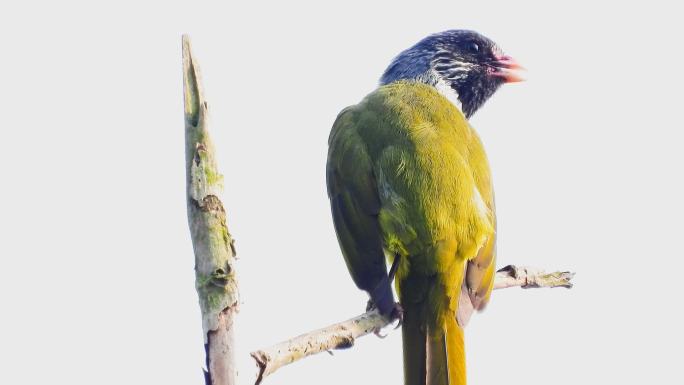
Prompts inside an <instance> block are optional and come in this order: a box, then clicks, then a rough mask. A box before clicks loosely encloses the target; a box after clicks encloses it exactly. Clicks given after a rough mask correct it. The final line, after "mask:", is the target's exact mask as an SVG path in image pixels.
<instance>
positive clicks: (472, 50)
mask: <svg viewBox="0 0 684 385" xmlns="http://www.w3.org/2000/svg"><path fill="white" fill-rule="evenodd" d="M467 48H468V52H470V53H478V52H480V46H479V45H477V43H468V45H467Z"/></svg>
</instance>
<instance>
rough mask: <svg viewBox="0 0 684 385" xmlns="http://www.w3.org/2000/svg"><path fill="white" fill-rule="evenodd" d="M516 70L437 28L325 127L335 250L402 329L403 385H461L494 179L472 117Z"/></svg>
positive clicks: (489, 47)
mask: <svg viewBox="0 0 684 385" xmlns="http://www.w3.org/2000/svg"><path fill="white" fill-rule="evenodd" d="M520 69H522V67H521V66H520V65H519V64H518V62H517V61H515V60H514V59H513V58H512V57H510V56H507V55H505V54H504V53H503V52H502V50H501V49H500V48H499V46H498V45H497V44H496V43H494V42H493V41H492V40H490V39H489V38H487V37H485V36H483V35H481V34H479V33H477V32H475V31H471V30H461V29H454V30H448V31H444V32H440V33H435V34H432V35H429V36H427V37H425V38H423V39H422V40H420V41H419V42H418V43H416V44H415V45H413V46H411V47H410V48H408V49H406V50H404V51H403V52H401V53H400V54H399V55H398V56H396V57H395V58H394V59H393V60H392V61H391V62H390V64H389V66H388V67H387V69H386V70H385V71H384V73H383V74H382V76H381V78H380V83H379V86H378V87H377V88H376V89H375V90H374V91H372V92H371V93H370V94H368V95H367V96H366V97H365V98H364V99H363V100H362V101H361V102H360V103H358V104H356V105H352V106H350V107H347V108H345V109H343V110H342V111H341V112H340V113H339V114H338V116H337V118H336V120H335V122H334V124H333V127H332V130H331V132H330V136H329V140H328V157H327V164H326V184H327V190H328V197H329V200H330V206H331V212H332V218H333V224H334V228H335V232H336V235H337V239H338V243H339V245H340V248H341V251H342V255H343V256H344V260H345V262H346V266H347V269H348V270H349V273H350V275H351V277H352V279H353V281H354V283H355V284H356V286H357V287H358V288H360V289H362V290H365V291H366V292H368V294H369V296H370V303H372V304H373V305H374V306H375V307H376V308H377V310H378V311H379V312H380V313H381V314H382V315H383V316H385V317H386V318H388V319H391V320H392V319H394V320H396V319H399V320H400V322H401V328H402V340H403V362H404V384H405V385H465V384H466V372H465V349H464V334H463V328H464V327H465V325H466V324H467V322H468V320H469V318H470V315H471V314H472V313H473V312H474V311H476V310H482V309H483V308H484V307H485V305H486V304H487V302H488V301H489V298H490V294H491V291H492V287H493V283H494V275H495V260H496V213H495V205H494V191H493V187H492V178H491V173H490V168H489V164H488V160H487V156H486V154H485V151H484V147H483V144H482V141H481V140H480V138H479V136H478V134H477V132H476V131H475V130H474V129H473V128H472V127H471V125H470V124H469V118H470V117H471V116H472V115H473V114H474V113H475V112H476V111H477V110H478V109H480V107H482V106H483V104H484V103H485V102H486V101H487V100H488V99H489V98H490V97H491V96H492V95H493V94H494V93H495V92H496V91H497V90H498V89H499V87H500V86H501V85H503V84H505V83H514V82H518V81H521V80H522V78H521V77H520V75H519V70H520ZM386 261H387V262H390V263H391V267H390V269H389V272H388V270H387V262H386ZM392 282H394V285H395V289H396V292H397V295H398V298H399V302H398V303H396V302H395V298H394V294H393V291H392Z"/></svg>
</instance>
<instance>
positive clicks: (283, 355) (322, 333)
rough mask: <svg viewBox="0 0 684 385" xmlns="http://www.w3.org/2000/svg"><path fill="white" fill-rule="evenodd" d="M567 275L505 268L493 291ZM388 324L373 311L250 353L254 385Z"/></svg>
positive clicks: (563, 282) (557, 282)
mask: <svg viewBox="0 0 684 385" xmlns="http://www.w3.org/2000/svg"><path fill="white" fill-rule="evenodd" d="M573 276H574V273H571V272H567V271H566V272H553V273H545V272H544V271H542V270H538V269H532V268H529V267H516V266H513V265H509V266H506V267H504V268H502V269H500V270H499V271H497V273H496V279H495V281H494V289H503V288H507V287H514V286H519V287H522V288H533V287H566V288H570V287H572V283H570V280H571V279H572V277H573ZM390 323H391V321H390V320H388V319H387V318H385V317H383V316H381V315H380V314H379V313H378V312H377V311H376V310H371V311H368V312H366V313H364V314H361V315H360V316H358V317H354V318H352V319H349V320H346V321H343V322H340V323H337V324H334V325H330V326H328V327H326V328H323V329H318V330H314V331H312V332H309V333H306V334H302V335H300V336H297V337H294V338H291V339H289V340H287V341H283V342H281V343H279V344H276V345H273V346H270V347H267V348H264V349H261V350H257V351H255V352H252V353H251V355H252V358H254V360H255V361H256V364H257V370H258V373H257V376H256V382H255V384H256V385H258V384H260V383H261V381H262V380H263V379H264V378H266V376H268V375H269V374H271V373H273V372H275V371H276V370H278V369H279V368H280V367H282V366H285V365H288V364H291V363H293V362H295V361H297V360H300V359H302V358H305V357H308V356H311V355H314V354H318V353H321V352H324V351H331V350H334V349H344V348H349V347H351V346H353V345H354V341H355V340H356V339H357V338H359V337H363V336H365V335H367V334H369V333H372V332H375V331H378V330H380V329H382V328H384V327H386V326H388V325H389V324H390Z"/></svg>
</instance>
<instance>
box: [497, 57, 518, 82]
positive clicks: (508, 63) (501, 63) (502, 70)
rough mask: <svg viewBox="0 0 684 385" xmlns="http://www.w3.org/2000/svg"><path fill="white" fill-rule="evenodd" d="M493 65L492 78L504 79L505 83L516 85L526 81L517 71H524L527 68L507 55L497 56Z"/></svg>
mask: <svg viewBox="0 0 684 385" xmlns="http://www.w3.org/2000/svg"><path fill="white" fill-rule="evenodd" d="M493 64H494V72H492V76H496V77H500V78H502V79H503V80H504V82H505V83H516V82H521V81H523V80H525V79H523V78H522V77H521V76H520V75H519V74H518V72H517V71H516V70H518V71H519V70H524V69H525V67H523V66H521V65H520V63H518V62H517V61H516V60H515V59H513V58H512V57H510V56H506V55H501V56H497V58H496V61H495V62H494V63H493Z"/></svg>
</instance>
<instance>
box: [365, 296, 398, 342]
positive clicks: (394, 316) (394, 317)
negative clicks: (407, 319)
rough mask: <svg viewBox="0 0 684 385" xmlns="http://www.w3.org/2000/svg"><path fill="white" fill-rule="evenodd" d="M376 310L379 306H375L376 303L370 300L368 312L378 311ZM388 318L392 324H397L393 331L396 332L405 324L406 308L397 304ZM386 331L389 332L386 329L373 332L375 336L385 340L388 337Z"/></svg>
mask: <svg viewBox="0 0 684 385" xmlns="http://www.w3.org/2000/svg"><path fill="white" fill-rule="evenodd" d="M376 309H377V306H375V303H374V302H373V300H368V304H367V305H366V311H371V310H376ZM386 317H387V318H388V319H389V320H390V324H395V323H396V325H394V329H393V330H396V329H398V328H399V327H400V326H401V324H402V323H403V322H404V308H403V307H401V304H400V303H399V302H395V303H394V306H393V307H392V310H391V311H390V312H389V315H388V316H386ZM386 330H387V328H386V327H383V328H379V329H376V330H375V331H374V332H373V334H375V335H376V336H378V337H379V338H385V337H387V334H388V333H387V332H386Z"/></svg>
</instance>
